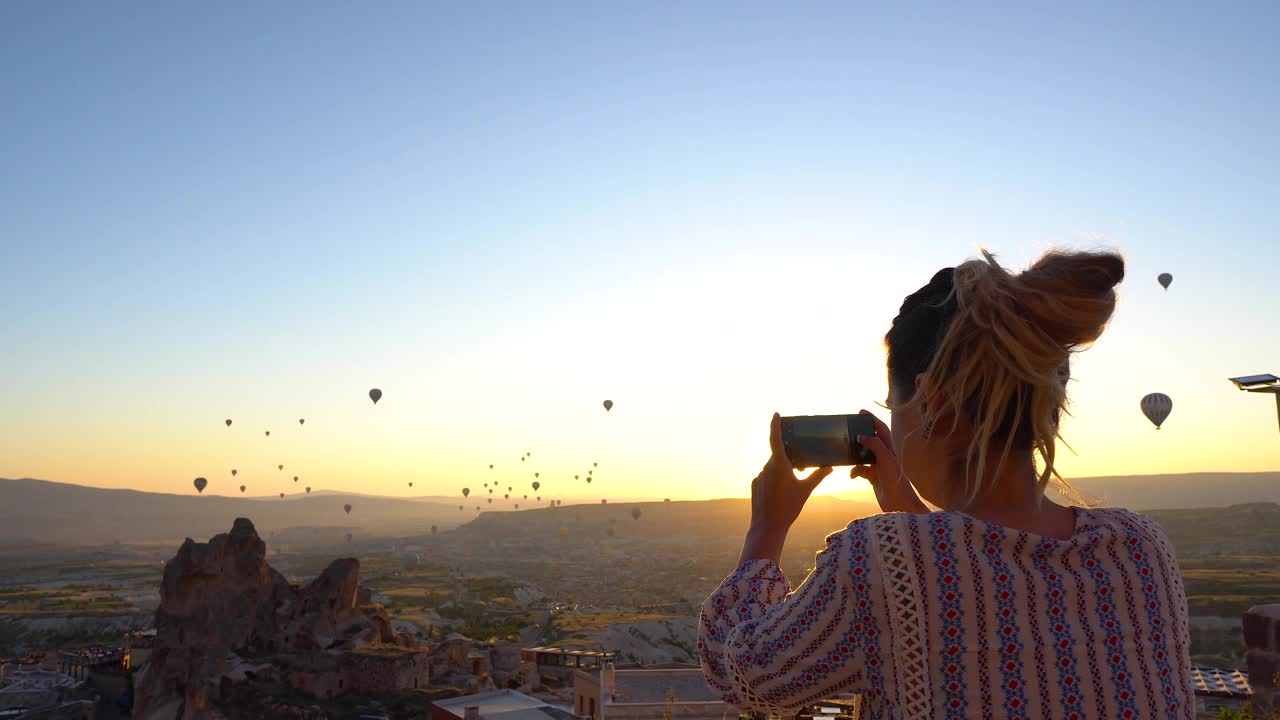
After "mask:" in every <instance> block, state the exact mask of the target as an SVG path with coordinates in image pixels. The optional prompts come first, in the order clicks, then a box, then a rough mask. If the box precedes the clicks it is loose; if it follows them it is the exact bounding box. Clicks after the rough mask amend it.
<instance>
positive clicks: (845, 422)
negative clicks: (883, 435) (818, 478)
mask: <svg viewBox="0 0 1280 720" xmlns="http://www.w3.org/2000/svg"><path fill="white" fill-rule="evenodd" d="M875 434H876V422H875V418H873V417H872V416H870V415H863V414H860V413H859V414H855V415H800V416H796V417H784V418H782V446H783V447H784V448H786V451H787V459H788V460H790V461H791V465H792V467H796V468H811V467H822V466H824V465H831V466H836V465H871V464H874V463H875V461H876V456H875V453H873V452H871V451H870V450H868V449H866V448H865V447H863V446H862V444H861V443H859V442H858V436H859V435H866V436H871V435H875Z"/></svg>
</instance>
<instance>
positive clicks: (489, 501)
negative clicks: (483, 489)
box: [485, 498, 493, 505]
mask: <svg viewBox="0 0 1280 720" xmlns="http://www.w3.org/2000/svg"><path fill="white" fill-rule="evenodd" d="M485 500H486V501H487V502H488V503H489V504H490V505H492V504H493V498H485Z"/></svg>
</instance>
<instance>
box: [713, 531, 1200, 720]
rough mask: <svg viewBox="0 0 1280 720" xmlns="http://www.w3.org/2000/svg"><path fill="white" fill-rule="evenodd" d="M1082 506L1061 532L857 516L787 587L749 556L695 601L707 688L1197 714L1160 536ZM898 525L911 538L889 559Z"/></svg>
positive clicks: (1126, 717)
mask: <svg viewBox="0 0 1280 720" xmlns="http://www.w3.org/2000/svg"><path fill="white" fill-rule="evenodd" d="M1076 514H1077V515H1076V529H1075V532H1074V533H1073V535H1072V536H1071V538H1069V539H1067V540H1056V539H1052V538H1045V537H1042V536H1039V535H1033V534H1030V533H1026V532H1022V531H1019V530H1014V529H1010V528H1006V527H1002V526H999V525H994V524H989V523H985V522H983V521H981V520H978V519H976V518H974V517H972V516H969V515H966V514H963V513H959V512H950V511H947V512H936V513H931V514H927V515H916V514H909V513H887V514H884V515H877V516H874V517H869V518H864V519H862V520H857V521H855V522H853V523H851V524H850V525H849V526H848V527H847V528H846V529H844V530H842V531H840V532H837V533H834V534H832V535H830V536H829V537H828V538H827V545H826V548H825V549H823V550H822V551H821V552H819V553H818V557H817V563H816V566H815V569H814V571H813V572H812V573H811V574H810V575H809V577H808V578H807V579H806V580H805V581H804V583H802V584H801V585H800V587H799V588H797V589H796V590H795V591H794V592H792V591H791V587H790V583H789V582H788V580H787V578H786V576H784V575H783V574H782V572H781V570H780V569H779V568H778V566H777V565H776V564H774V563H773V562H771V561H767V560H752V561H748V562H745V563H743V564H742V565H741V566H739V567H738V568H737V570H735V571H734V573H733V574H732V575H730V576H729V577H728V578H726V579H725V581H724V582H723V583H722V584H721V585H720V588H719V589H717V590H716V591H715V592H714V593H713V594H712V595H711V596H710V597H709V598H707V600H706V602H705V603H704V604H703V607H702V614H701V620H700V624H699V634H698V652H699V657H700V659H701V663H702V668H703V672H704V673H705V674H706V678H707V682H708V684H710V686H711V687H712V688H713V689H714V690H715V691H717V692H718V693H719V694H720V695H721V696H722V697H723V698H724V699H725V700H726V701H727V702H730V703H736V704H738V705H740V706H743V707H744V709H747V708H749V709H754V710H760V711H766V712H779V713H790V712H794V711H795V710H796V709H798V708H801V707H803V706H805V705H808V704H811V703H815V702H817V701H820V700H823V699H826V698H829V697H833V696H836V695H839V694H842V693H860V694H861V695H862V712H863V715H864V717H869V718H916V717H921V718H926V717H927V718H974V717H984V718H1028V719H1029V718H1051V717H1052V718H1068V719H1069V720H1085V719H1089V720H1103V719H1106V720H1111V719H1112V718H1121V719H1123V720H1134V719H1135V718H1179V719H1182V718H1188V719H1189V718H1194V716H1195V703H1194V700H1193V697H1192V688H1191V681H1190V675H1191V660H1190V652H1189V650H1190V641H1189V635H1188V625H1187V602H1186V596H1185V594H1184V591H1183V587H1182V578H1181V575H1180V574H1179V571H1178V566H1177V563H1176V561H1175V559H1174V555H1173V552H1172V549H1171V548H1170V546H1169V543H1168V540H1167V539H1166V537H1165V535H1164V532H1163V531H1162V530H1161V529H1160V528H1159V526H1157V525H1156V524H1155V523H1154V522H1153V521H1151V520H1150V519H1148V518H1146V517H1144V516H1142V515H1138V514H1136V513H1133V512H1129V511H1127V510H1121V509H1116V508H1107V509H1084V508H1077V509H1076ZM890 533H891V534H893V535H894V536H895V537H898V538H907V539H908V542H906V543H905V546H903V543H897V544H895V545H894V546H893V548H890V549H893V550H896V551H897V552H898V557H897V558H896V559H892V562H890V561H888V560H886V557H892V556H891V554H889V553H886V548H885V545H884V540H883V538H884V537H886V535H887V534H890ZM910 588H916V591H915V592H914V593H911V592H907V590H908V589H910ZM912 598H915V600H912Z"/></svg>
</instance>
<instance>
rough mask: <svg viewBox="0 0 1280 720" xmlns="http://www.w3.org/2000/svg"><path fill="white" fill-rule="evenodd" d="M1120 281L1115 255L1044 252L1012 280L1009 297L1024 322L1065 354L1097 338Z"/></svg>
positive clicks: (1119, 264) (1121, 272)
mask: <svg viewBox="0 0 1280 720" xmlns="http://www.w3.org/2000/svg"><path fill="white" fill-rule="evenodd" d="M1122 280H1124V258H1122V257H1120V255H1119V254H1117V253H1114V252H1066V251H1061V250H1054V251H1050V252H1048V253H1046V254H1045V255H1044V256H1043V257H1041V258H1040V259H1039V260H1037V261H1036V262H1035V264H1034V265H1032V266H1031V267H1030V268H1028V269H1027V270H1026V271H1025V272H1023V273H1021V274H1019V275H1017V276H1016V277H1015V278H1014V293H1015V295H1016V297H1017V299H1018V303H1019V305H1020V306H1021V307H1022V309H1023V311H1024V312H1025V313H1026V315H1027V317H1028V319H1030V320H1032V321H1033V322H1034V323H1035V324H1036V325H1038V326H1039V327H1040V329H1041V330H1043V331H1044V332H1045V333H1046V334H1047V335H1048V336H1049V337H1050V338H1052V339H1053V341H1054V342H1056V343H1058V344H1060V345H1062V346H1063V347H1064V349H1066V350H1071V349H1074V348H1075V347H1076V346H1080V345H1087V344H1089V343H1091V342H1093V341H1095V340H1097V339H1098V337H1099V336H1100V335H1101V334H1102V331H1103V329H1105V328H1106V325H1107V321H1109V320H1110V319H1111V314H1112V313H1113V312H1114V311H1115V307H1116V293H1115V287H1116V285H1118V284H1120V282H1121V281H1122Z"/></svg>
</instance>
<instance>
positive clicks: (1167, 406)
mask: <svg viewBox="0 0 1280 720" xmlns="http://www.w3.org/2000/svg"><path fill="white" fill-rule="evenodd" d="M1141 406H1142V414H1143V415H1146V416H1147V419H1148V420H1150V421H1151V424H1152V425H1155V426H1156V429H1157V430H1159V429H1160V426H1161V425H1162V424H1164V421H1165V419H1166V418H1168V417H1169V413H1170V412H1172V411H1173V400H1172V399H1170V398H1169V396H1168V395H1165V394H1164V393H1151V394H1150V395H1146V396H1144V397H1143V398H1142V402H1141Z"/></svg>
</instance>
